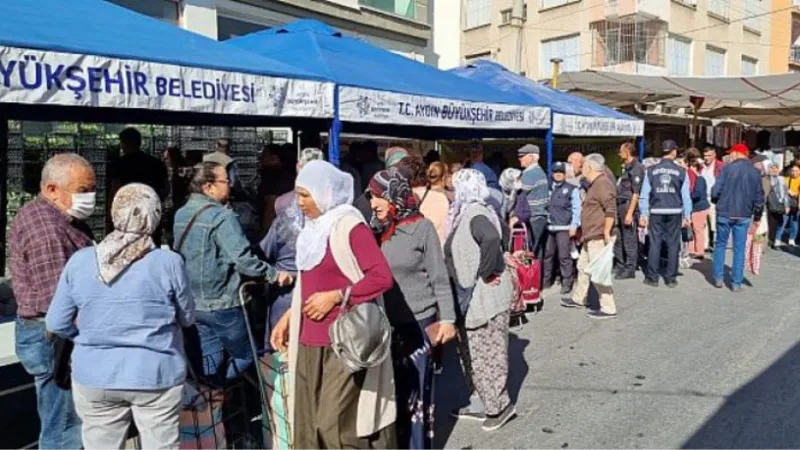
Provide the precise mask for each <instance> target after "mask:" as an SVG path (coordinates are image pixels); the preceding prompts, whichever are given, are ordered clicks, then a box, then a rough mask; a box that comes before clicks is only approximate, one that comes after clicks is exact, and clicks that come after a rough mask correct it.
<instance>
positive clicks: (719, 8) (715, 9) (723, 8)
mask: <svg viewBox="0 0 800 450" xmlns="http://www.w3.org/2000/svg"><path fill="white" fill-rule="evenodd" d="M729 10H730V0H708V13H709V14H713V15H715V16H718V17H722V18H723V19H726V20H727V19H728V15H729V12H728V11H729Z"/></svg>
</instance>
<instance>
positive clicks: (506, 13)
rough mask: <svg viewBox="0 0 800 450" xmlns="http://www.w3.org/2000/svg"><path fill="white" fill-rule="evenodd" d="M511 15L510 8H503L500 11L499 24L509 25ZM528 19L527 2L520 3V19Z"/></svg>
mask: <svg viewBox="0 0 800 450" xmlns="http://www.w3.org/2000/svg"><path fill="white" fill-rule="evenodd" d="M512 17H513V14H512V9H511V8H508V9H504V10H502V11H500V25H509V24H510V23H511V19H512ZM526 20H528V4H527V3H526V4H523V5H522V21H523V22H525V21H526Z"/></svg>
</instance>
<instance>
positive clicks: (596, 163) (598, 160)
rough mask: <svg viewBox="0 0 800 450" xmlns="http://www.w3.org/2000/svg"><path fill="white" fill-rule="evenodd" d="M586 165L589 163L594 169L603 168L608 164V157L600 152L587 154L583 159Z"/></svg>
mask: <svg viewBox="0 0 800 450" xmlns="http://www.w3.org/2000/svg"><path fill="white" fill-rule="evenodd" d="M583 164H584V165H588V166H589V167H591V168H592V169H594V170H603V167H605V165H606V159H605V158H604V157H603V155H601V154H600V153H592V154H591V155H588V156H586V158H585V159H584V160H583Z"/></svg>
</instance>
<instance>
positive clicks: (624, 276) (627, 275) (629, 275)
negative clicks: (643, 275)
mask: <svg viewBox="0 0 800 450" xmlns="http://www.w3.org/2000/svg"><path fill="white" fill-rule="evenodd" d="M635 278H636V275H635V274H634V273H633V272H624V271H623V272H617V274H616V275H615V276H614V279H615V280H633V279H635Z"/></svg>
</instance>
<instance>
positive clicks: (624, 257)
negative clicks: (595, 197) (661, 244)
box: [614, 142, 644, 280]
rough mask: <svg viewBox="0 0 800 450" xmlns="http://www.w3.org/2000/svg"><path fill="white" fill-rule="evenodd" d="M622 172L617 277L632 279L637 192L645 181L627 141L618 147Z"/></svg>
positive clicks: (636, 237) (636, 245)
mask: <svg viewBox="0 0 800 450" xmlns="http://www.w3.org/2000/svg"><path fill="white" fill-rule="evenodd" d="M619 157H620V159H621V160H622V164H623V166H622V174H621V175H620V177H619V181H618V182H617V240H616V241H615V242H614V269H615V271H616V279H618V280H632V279H633V278H634V273H635V272H636V263H637V261H638V259H639V232H638V229H637V227H636V225H637V224H636V222H637V216H638V214H637V213H638V209H639V194H640V193H641V191H642V183H644V166H642V165H641V164H640V163H639V160H637V159H636V148H635V147H634V146H633V143H631V142H626V143H624V144H622V145H621V146H620V148H619Z"/></svg>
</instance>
